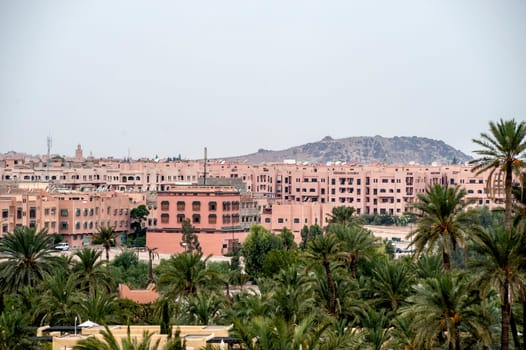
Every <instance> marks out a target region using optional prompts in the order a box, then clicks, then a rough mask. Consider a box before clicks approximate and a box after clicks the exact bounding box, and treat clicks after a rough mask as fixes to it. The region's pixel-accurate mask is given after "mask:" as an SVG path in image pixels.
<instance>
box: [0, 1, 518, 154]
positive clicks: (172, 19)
mask: <svg viewBox="0 0 526 350" xmlns="http://www.w3.org/2000/svg"><path fill="white" fill-rule="evenodd" d="M525 15H526V3H524V2H522V1H509V2H506V3H505V4H500V3H499V4H497V3H495V2H493V1H466V2H461V3H459V2H457V1H443V2H440V3H433V2H425V3H421V2H416V1H415V2H414V1H404V2H397V3H392V2H389V1H380V2H375V3H371V2H359V1H351V2H348V1H334V2H331V3H330V4H327V3H322V2H318V1H306V2H303V3H302V5H301V6H297V4H295V3H292V2H277V1H268V2H265V3H261V4H247V3H245V2H242V1H230V2H227V3H221V4H219V3H216V2H213V1H209V2H204V3H200V4H197V3H193V2H189V3H180V4H174V3H172V2H170V1H161V2H159V3H158V4H157V5H156V6H152V5H151V4H149V3H146V2H141V1H131V2H129V3H127V6H126V8H122V7H121V6H120V5H119V4H117V3H114V2H107V1H93V2H90V3H84V4H82V3H71V2H68V1H57V2H40V1H28V2H14V1H12V2H3V3H2V4H1V5H0V49H1V50H2V53H3V54H2V56H1V57H0V75H1V76H2V80H1V81H0V119H1V126H2V127H1V128H0V152H2V153H5V152H8V151H11V150H14V151H17V152H25V153H29V154H45V153H46V151H47V146H46V137H47V136H51V137H52V138H53V147H52V153H57V154H70V152H72V150H73V149H74V148H75V147H76V145H77V144H82V145H83V148H84V150H85V153H86V155H89V154H90V152H91V153H92V154H93V156H95V157H105V156H114V157H118V158H123V157H127V156H128V155H130V156H131V157H133V158H140V157H149V158H152V157H154V156H155V155H159V157H161V158H162V157H173V156H178V155H179V154H180V155H181V156H182V157H183V158H184V159H199V158H202V157H203V148H204V147H207V148H208V150H209V157H210V158H222V157H230V156H236V155H244V154H250V153H254V152H256V151H257V150H258V149H260V148H263V149H268V150H283V149H287V148H289V147H292V146H296V145H300V144H305V143H308V142H314V141H318V140H321V139H322V138H324V137H326V136H331V137H332V138H334V139H340V138H346V137H352V136H375V135H381V136H384V137H393V136H419V137H427V138H431V139H435V140H443V141H444V142H445V143H447V144H448V145H451V146H452V147H454V148H455V149H459V150H461V151H462V152H464V153H466V154H468V155H472V153H471V152H472V151H473V149H474V147H473V145H472V143H471V139H472V138H476V137H478V136H479V134H480V132H484V131H485V130H487V126H488V122H489V121H490V120H498V119H500V118H503V119H511V118H515V119H517V120H524V118H525V116H526V100H524V98H523V96H524V93H525V92H526V79H525V77H526V68H525V67H524V65H523V62H525V61H526V41H524V40H523V38H524V34H526V23H525V21H523V18H524V17H525Z"/></svg>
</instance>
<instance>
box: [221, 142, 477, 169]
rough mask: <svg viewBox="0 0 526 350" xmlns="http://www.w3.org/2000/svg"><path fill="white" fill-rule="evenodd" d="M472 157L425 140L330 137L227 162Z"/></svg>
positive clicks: (448, 160)
mask: <svg viewBox="0 0 526 350" xmlns="http://www.w3.org/2000/svg"><path fill="white" fill-rule="evenodd" d="M470 159H471V157H469V156H467V155H466V154H464V153H462V152H461V151H459V150H456V149H454V148H453V147H451V146H449V145H447V144H446V143H444V142H443V141H439V140H432V139H428V138H424V137H416V136H413V137H391V138H389V137H382V136H374V137H366V136H359V137H349V138H344V139H333V138H331V137H330V136H327V137H325V138H323V139H322V140H321V141H318V142H311V143H307V144H305V145H301V146H296V147H291V148H288V149H286V150H281V151H269V150H264V149H260V150H259V151H258V152H257V153H252V154H248V155H245V156H237V157H231V158H228V160H236V161H246V162H248V163H254V164H258V163H275V162H280V163H281V162H283V161H285V160H295V161H296V162H309V163H322V164H324V163H327V162H338V161H339V162H348V163H351V162H355V163H360V164H369V163H376V162H379V163H384V164H400V163H410V162H415V163H418V164H431V163H433V162H436V163H439V164H451V163H453V162H456V163H464V162H466V161H468V160H470Z"/></svg>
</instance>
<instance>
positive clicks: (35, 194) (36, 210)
mask: <svg viewBox="0 0 526 350" xmlns="http://www.w3.org/2000/svg"><path fill="white" fill-rule="evenodd" d="M0 188H1V189H2V191H1V192H0V212H1V213H2V214H1V215H2V216H1V218H0V220H1V221H0V227H1V233H0V237H1V235H3V234H5V233H6V232H12V231H13V229H14V228H15V227H16V226H29V227H35V228H36V229H37V230H41V229H43V228H46V229H47V230H48V232H49V233H50V234H54V233H56V234H60V235H61V236H62V237H63V238H64V241H66V242H68V243H69V244H70V246H71V247H74V248H75V247H76V248H79V247H82V246H84V245H86V244H89V243H90V242H91V238H92V235H93V233H95V232H96V231H97V229H98V228H99V227H100V226H111V227H113V228H114V230H115V232H117V233H121V234H126V233H128V232H129V229H130V211H131V209H133V208H135V207H136V206H137V205H138V204H137V200H136V199H134V198H132V197H130V196H128V195H126V194H122V193H116V192H104V193H97V192H87V193H84V192H76V191H67V192H54V193H50V192H48V191H47V190H44V189H31V190H29V189H23V188H22V189H21V188H16V189H15V188H10V189H6V188H5V186H0Z"/></svg>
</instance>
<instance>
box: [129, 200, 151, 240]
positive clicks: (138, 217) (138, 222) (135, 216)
mask: <svg viewBox="0 0 526 350" xmlns="http://www.w3.org/2000/svg"><path fill="white" fill-rule="evenodd" d="M148 215H150V211H149V210H148V208H147V207H146V205H144V204H141V205H139V206H138V207H137V208H133V209H132V210H131V211H130V219H131V220H132V222H131V224H130V226H131V227H132V228H133V229H134V231H135V233H136V234H141V233H143V228H142V222H143V221H145V220H146V218H147V217H148Z"/></svg>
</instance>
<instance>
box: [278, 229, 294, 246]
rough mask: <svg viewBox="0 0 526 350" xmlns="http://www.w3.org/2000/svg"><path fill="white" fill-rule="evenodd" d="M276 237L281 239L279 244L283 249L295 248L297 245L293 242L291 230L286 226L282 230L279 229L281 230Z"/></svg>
mask: <svg viewBox="0 0 526 350" xmlns="http://www.w3.org/2000/svg"><path fill="white" fill-rule="evenodd" d="M278 238H279V239H280V241H281V246H282V247H283V249H285V250H291V249H295V248H296V246H297V245H296V242H294V234H293V233H292V231H291V230H289V229H288V228H286V227H285V228H283V230H281V232H280V233H279V235H278Z"/></svg>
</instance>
